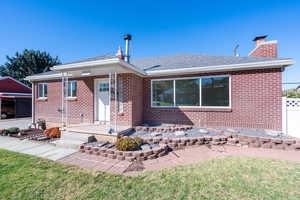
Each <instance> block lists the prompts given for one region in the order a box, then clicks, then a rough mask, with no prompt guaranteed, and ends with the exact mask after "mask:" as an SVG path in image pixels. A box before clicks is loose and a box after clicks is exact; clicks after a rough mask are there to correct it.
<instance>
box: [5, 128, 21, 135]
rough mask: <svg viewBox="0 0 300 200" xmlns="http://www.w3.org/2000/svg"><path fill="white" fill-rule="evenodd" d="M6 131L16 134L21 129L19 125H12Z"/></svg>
mask: <svg viewBox="0 0 300 200" xmlns="http://www.w3.org/2000/svg"><path fill="white" fill-rule="evenodd" d="M6 131H7V132H8V134H16V133H19V132H20V129H19V128H18V127H11V128H8V129H6Z"/></svg>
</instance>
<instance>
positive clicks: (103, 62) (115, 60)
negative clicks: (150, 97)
mask: <svg viewBox="0 0 300 200" xmlns="http://www.w3.org/2000/svg"><path fill="white" fill-rule="evenodd" d="M112 64H118V65H121V66H123V67H126V68H128V69H130V70H132V71H134V72H136V73H138V74H139V75H145V72H144V71H143V70H141V69H139V68H137V67H135V66H133V65H131V64H130V63H127V62H125V61H124V60H122V59H119V58H111V59H105V60H96V61H86V62H80V63H70V64H65V65H56V66H53V67H52V68H51V70H53V71H58V72H66V71H69V70H70V69H72V70H74V69H82V68H85V67H93V66H101V65H112Z"/></svg>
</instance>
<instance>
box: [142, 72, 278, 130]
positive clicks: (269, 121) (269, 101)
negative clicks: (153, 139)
mask: <svg viewBox="0 0 300 200" xmlns="http://www.w3.org/2000/svg"><path fill="white" fill-rule="evenodd" d="M219 74H221V73H215V74H197V75H193V76H208V75H219ZM226 74H230V75H231V109H208V108H207V109H205V108H151V106H150V103H151V97H150V94H151V92H150V90H151V89H150V88H151V86H150V85H151V81H150V80H151V79H150V78H145V79H144V121H145V122H148V123H178V124H194V125H198V126H206V127H243V128H259V129H274V130H281V118H282V116H281V115H282V113H281V109H282V107H281V69H269V70H253V71H242V72H228V73H226ZM177 77H183V76H177ZM161 78H173V77H161Z"/></svg>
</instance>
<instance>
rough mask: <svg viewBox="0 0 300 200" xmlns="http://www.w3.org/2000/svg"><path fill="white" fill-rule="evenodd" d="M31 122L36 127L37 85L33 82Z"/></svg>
mask: <svg viewBox="0 0 300 200" xmlns="http://www.w3.org/2000/svg"><path fill="white" fill-rule="evenodd" d="M0 106H1V104H0ZM0 109H1V108H0ZM31 120H32V121H31V122H32V124H34V126H35V84H34V82H31Z"/></svg>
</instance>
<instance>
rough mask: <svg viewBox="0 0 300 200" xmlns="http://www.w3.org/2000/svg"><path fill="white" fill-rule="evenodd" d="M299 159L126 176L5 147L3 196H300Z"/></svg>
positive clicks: (226, 161) (1, 154)
mask: <svg viewBox="0 0 300 200" xmlns="http://www.w3.org/2000/svg"><path fill="white" fill-rule="evenodd" d="M299 186H300V163H290V162H284V161H272V160H268V159H253V158H237V157H227V158H222V159H212V160H209V161H205V162H202V163H199V164H197V165H190V166H185V167H178V168H175V169H168V170H163V171H160V172H151V173H144V174H142V175H140V176H137V177H125V176H120V175H112V174H107V173H101V172H92V171H88V170H82V169H79V168H77V167H74V166H68V165H64V164H59V163H56V162H53V161H48V160H43V159H40V158H36V157H33V156H28V155H23V154H18V153H13V152H9V151H4V150H0V199H109V200H117V199H130V200H131V199H139V200H143V199H151V200H157V199H216V200H221V199H239V200H241V199H270V200H274V199H285V200H286V199H300V187H299Z"/></svg>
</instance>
